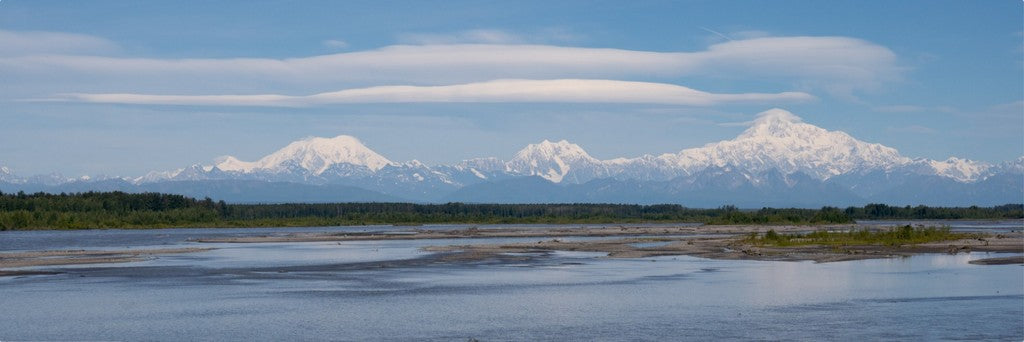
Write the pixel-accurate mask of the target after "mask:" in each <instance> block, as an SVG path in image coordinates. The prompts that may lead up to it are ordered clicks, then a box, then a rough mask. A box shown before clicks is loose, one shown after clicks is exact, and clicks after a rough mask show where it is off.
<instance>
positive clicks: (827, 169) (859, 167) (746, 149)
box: [664, 109, 910, 180]
mask: <svg viewBox="0 0 1024 342" xmlns="http://www.w3.org/2000/svg"><path fill="white" fill-rule="evenodd" d="M664 158H665V159H668V160H672V159H674V161H675V165H676V166H677V167H678V168H682V169H686V170H699V169H703V168H707V167H711V166H716V167H726V166H731V167H733V168H737V169H741V170H745V171H747V172H751V173H761V172H765V171H768V170H773V169H774V170H779V171H781V172H782V173H784V174H790V173H794V172H801V173H804V174H807V175H809V176H811V177H814V178H816V179H818V180H827V179H829V178H830V177H832V176H836V175H840V174H844V173H848V172H855V171H863V170H871V169H889V168H893V167H899V166H902V165H905V164H907V163H909V162H910V159H908V158H906V157H903V156H901V155H900V154H899V152H897V151H896V149H893V148H890V147H886V146H883V145H880V144H871V143H866V142H863V141H860V140H857V139H854V138H853V137H851V136H850V135H849V134H846V133H844V132H838V131H828V130H825V129H823V128H821V127H817V126H814V125H810V124H807V123H803V122H802V120H801V119H800V118H799V117H797V116H796V115H793V114H792V113H790V112H787V111H785V110H782V109H772V110H768V111H765V112H762V113H760V114H758V116H757V119H756V120H754V122H753V124H752V125H751V126H750V128H748V129H747V130H746V131H744V132H743V133H742V134H740V135H739V136H738V137H736V139H733V140H726V141H720V142H717V143H711V144H708V145H705V146H704V147H700V148H692V149H686V150H682V151H680V152H679V153H678V154H676V155H675V156H664Z"/></svg>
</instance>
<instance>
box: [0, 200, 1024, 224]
mask: <svg viewBox="0 0 1024 342" xmlns="http://www.w3.org/2000/svg"><path fill="white" fill-rule="evenodd" d="M1020 218H1024V205H1022V204H1007V205H1001V206H996V207H988V208H984V207H975V206H972V207H962V208H961V207H958V208H939V207H926V206H916V207H911V206H905V207H898V206H888V205H885V204H869V205H866V206H864V207H849V208H846V209H840V208H833V207H824V208H821V209H773V208H762V209H760V210H741V209H738V208H736V207H734V206H723V207H720V208H715V209H694V208H686V207H683V206H680V205H674V204H661V205H631V204H583V203H575V204H465V203H447V204H413V203H329V204H303V203H295V204H227V203H224V201H218V202H214V201H213V200H211V199H209V198H206V199H203V200H197V199H193V198H189V197H185V196H181V195H170V194H160V193H141V194H130V193H124V192H84V193H75V194H48V193H35V194H25V193H23V192H19V193H16V194H6V193H2V192H0V230H27V229H93V228H167V227H281V226H336V225H366V224H396V225H416V224H431V223H475V224H488V223H627V222H702V223H706V224H824V223H849V222H853V221H854V220H869V219H870V220H877V219H885V220H891V219H1020Z"/></svg>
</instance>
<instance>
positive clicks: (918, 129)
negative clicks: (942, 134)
mask: <svg viewBox="0 0 1024 342" xmlns="http://www.w3.org/2000/svg"><path fill="white" fill-rule="evenodd" d="M888 130H889V131H890V132H894V133H911V134H935V133H936V132H937V131H936V130H935V129H934V128H931V127H925V126H921V125H910V126H900V127H894V126H889V127H888Z"/></svg>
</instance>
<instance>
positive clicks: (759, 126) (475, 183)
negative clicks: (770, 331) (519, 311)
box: [0, 109, 1024, 206]
mask: <svg viewBox="0 0 1024 342" xmlns="http://www.w3.org/2000/svg"><path fill="white" fill-rule="evenodd" d="M749 125H750V126H749V128H747V129H746V130H745V131H744V132H742V133H741V134H740V135H739V136H737V137H736V138H734V139H731V140H724V141H719V142H715V143H709V144H707V145H704V146H701V147H696V148H688V149H683V150H680V151H679V152H676V153H664V154H660V155H643V156H639V157H634V158H616V159H609V160H599V159H596V158H594V157H592V156H590V154H588V153H587V152H586V151H585V150H584V149H583V148H582V147H580V146H579V145H576V144H573V143H570V142H568V141H566V140H560V141H557V142H553V141H549V140H544V141H542V142H540V143H536V144H529V145H527V146H526V147H525V148H523V149H522V150H520V151H519V152H517V153H515V154H514V156H513V157H512V159H510V160H507V161H503V160H500V159H497V158H476V159H468V160H465V161H463V162H461V163H458V164H455V165H434V166H429V165H425V164H423V163H420V162H418V161H415V160H413V161H410V162H404V163H396V162H393V161H391V160H389V159H387V158H385V157H384V156H382V155H380V154H378V153H377V152H375V151H373V150H371V149H370V148H368V147H367V146H365V145H364V144H363V143H362V142H360V141H359V140H358V139H356V138H354V137H351V136H347V135H340V136H337V137H334V138H317V137H312V138H306V139H302V140H299V141H295V142H292V143H290V144H288V145H287V146H285V147H284V148H281V149H280V150H278V151H276V152H274V153H271V154H269V155H266V156H264V157H262V158H260V159H259V160H256V161H242V160H239V159H238V158H235V157H231V156H225V157H222V158H219V159H218V160H216V161H215V163H213V164H211V165H192V166H189V167H185V168H182V169H178V170H173V171H163V172H151V173H149V174H147V175H145V176H142V177H138V178H135V179H132V180H131V183H134V184H135V185H137V186H142V185H145V184H155V183H164V182H171V181H178V182H183V181H187V182H197V181H198V182H211V181H212V182H216V181H247V182H251V181H263V182H289V183H301V184H306V185H313V186H328V185H330V186H349V187H356V188H362V189H366V190H370V191H373V192H376V193H379V194H382V195H383V196H392V197H389V198H405V199H408V200H414V201H442V200H463V201H486V200H487V199H500V198H518V199H520V200H521V198H520V197H515V196H496V195H495V194H492V193H489V192H494V191H503V192H506V193H518V194H521V195H523V196H536V200H535V201H536V202H544V201H545V200H546V201H554V200H557V201H612V202H630V201H639V202H644V201H655V202H657V201H667V202H675V203H683V204H688V205H695V204H694V203H698V204H702V205H721V204H723V203H725V202H730V198H731V199H732V201H731V203H741V202H739V199H740V197H751V196H753V197H754V198H755V200H754V201H753V202H749V203H754V204H756V203H761V202H757V200H758V199H763V200H764V201H765V202H764V203H765V205H775V206H779V205H786V204H790V205H806V204H808V203H811V202H806V201H803V199H802V200H801V201H795V200H793V199H796V198H807V197H810V198H818V199H821V200H820V201H821V202H822V203H821V205H839V204H846V203H835V202H849V204H863V203H858V201H859V202H864V203H866V202H867V201H875V202H889V201H888V199H890V198H903V199H904V200H908V201H910V200H913V201H922V202H921V203H932V202H927V201H931V200H935V201H939V200H945V199H929V198H924V199H921V197H920V196H917V197H914V196H911V197H900V196H903V195H905V194H906V193H908V192H909V193H913V192H914V191H919V192H921V193H924V191H925V189H915V187H918V188H921V187H929V188H930V189H928V190H927V191H928V193H932V194H946V195H948V197H958V195H957V194H958V192H970V193H972V194H974V195H971V196H973V197H971V196H966V197H962V198H965V199H966V200H969V201H974V202H964V203H963V204H979V203H980V204H992V203H997V204H1001V203H1006V202H1020V200H1021V199H1022V197H1024V186H1020V185H1015V184H1020V183H1024V181H1022V178H1024V176H1017V175H1024V157H1021V158H1018V159H1016V160H1013V161H1008V162H1005V163H1002V164H998V165H991V164H988V163H984V162H977V161H972V160H968V159H961V158H956V157H951V158H949V159H946V160H943V161H936V160H929V159H921V158H918V159H911V158H908V157H905V156H903V155H901V154H900V153H899V152H898V151H897V150H896V149H893V148H891V147H887V146H884V145H881V144H877V143H868V142H864V141H860V140H857V139H856V138H854V137H852V136H850V135H849V134H846V133H844V132H841V131H829V130H826V129H824V128H821V127H817V126H814V125H811V124H808V123H805V122H803V120H801V119H800V118H799V117H797V116H796V115H794V114H792V113H790V112H788V111H785V110H782V109H771V110H768V111H765V112H762V113H760V114H758V115H757V117H756V118H755V119H754V120H753V121H751V122H750V123H749ZM526 177H532V178H537V179H542V180H544V181H545V182H546V183H548V184H552V186H543V185H538V184H543V183H537V182H535V181H519V180H518V179H523V178H526ZM990 178H991V179H992V180H991V181H989V180H990ZM53 179H54V178H53V177H49V178H48V180H49V182H47V183H48V185H53ZM42 181H43V180H40V181H38V182H42ZM0 182H6V183H9V184H26V183H33V182H34V181H33V180H31V179H27V178H20V177H17V176H14V175H13V174H12V173H11V172H10V170H7V169H6V168H0ZM77 182H79V183H81V182H85V181H83V180H79V181H77ZM252 184H259V183H246V186H249V187H251V186H253V185H252ZM522 186H529V187H532V188H536V189H534V190H533V191H522V189H521V188H519V187H522ZM1007 186H1009V187H1011V189H1009V190H1005V189H1004V188H1006V187H1007ZM515 189H519V190H515ZM942 189H947V190H942ZM985 193H999V194H1001V195H998V196H997V197H992V198H988V197H985V196H986V195H985ZM1018 193H1019V194H1021V195H1020V196H1017V194H1018ZM235 195H237V194H235ZM946 195H943V196H946ZM451 196H455V197H451ZM474 196H476V197H474ZM545 196H546V197H545ZM936 196H938V195H936ZM368 198H369V197H368ZM373 198H384V197H373ZM787 198H789V199H790V200H787ZM699 199H702V200H703V201H704V202H701V200H699ZM744 200H746V199H744ZM715 201H719V202H722V203H715ZM742 203H748V202H742ZM815 203H816V202H815ZM935 203H939V202H935ZM941 203H946V202H941ZM950 203H954V204H955V203H959V202H955V199H954V202H950ZM754 204H751V205H754ZM906 204H916V203H906Z"/></svg>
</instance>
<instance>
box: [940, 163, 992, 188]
mask: <svg viewBox="0 0 1024 342" xmlns="http://www.w3.org/2000/svg"><path fill="white" fill-rule="evenodd" d="M927 163H928V166H931V168H932V169H933V170H934V172H935V174H937V175H939V176H944V177H949V178H953V179H956V180H957V181H960V182H973V181H976V180H978V179H979V178H980V177H982V176H983V175H985V174H986V173H987V172H988V170H989V169H990V168H991V167H992V165H989V164H987V163H983V162H977V161H973V160H969V159H961V158H957V157H950V158H949V159H946V160H944V161H937V160H928V161H927Z"/></svg>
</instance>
